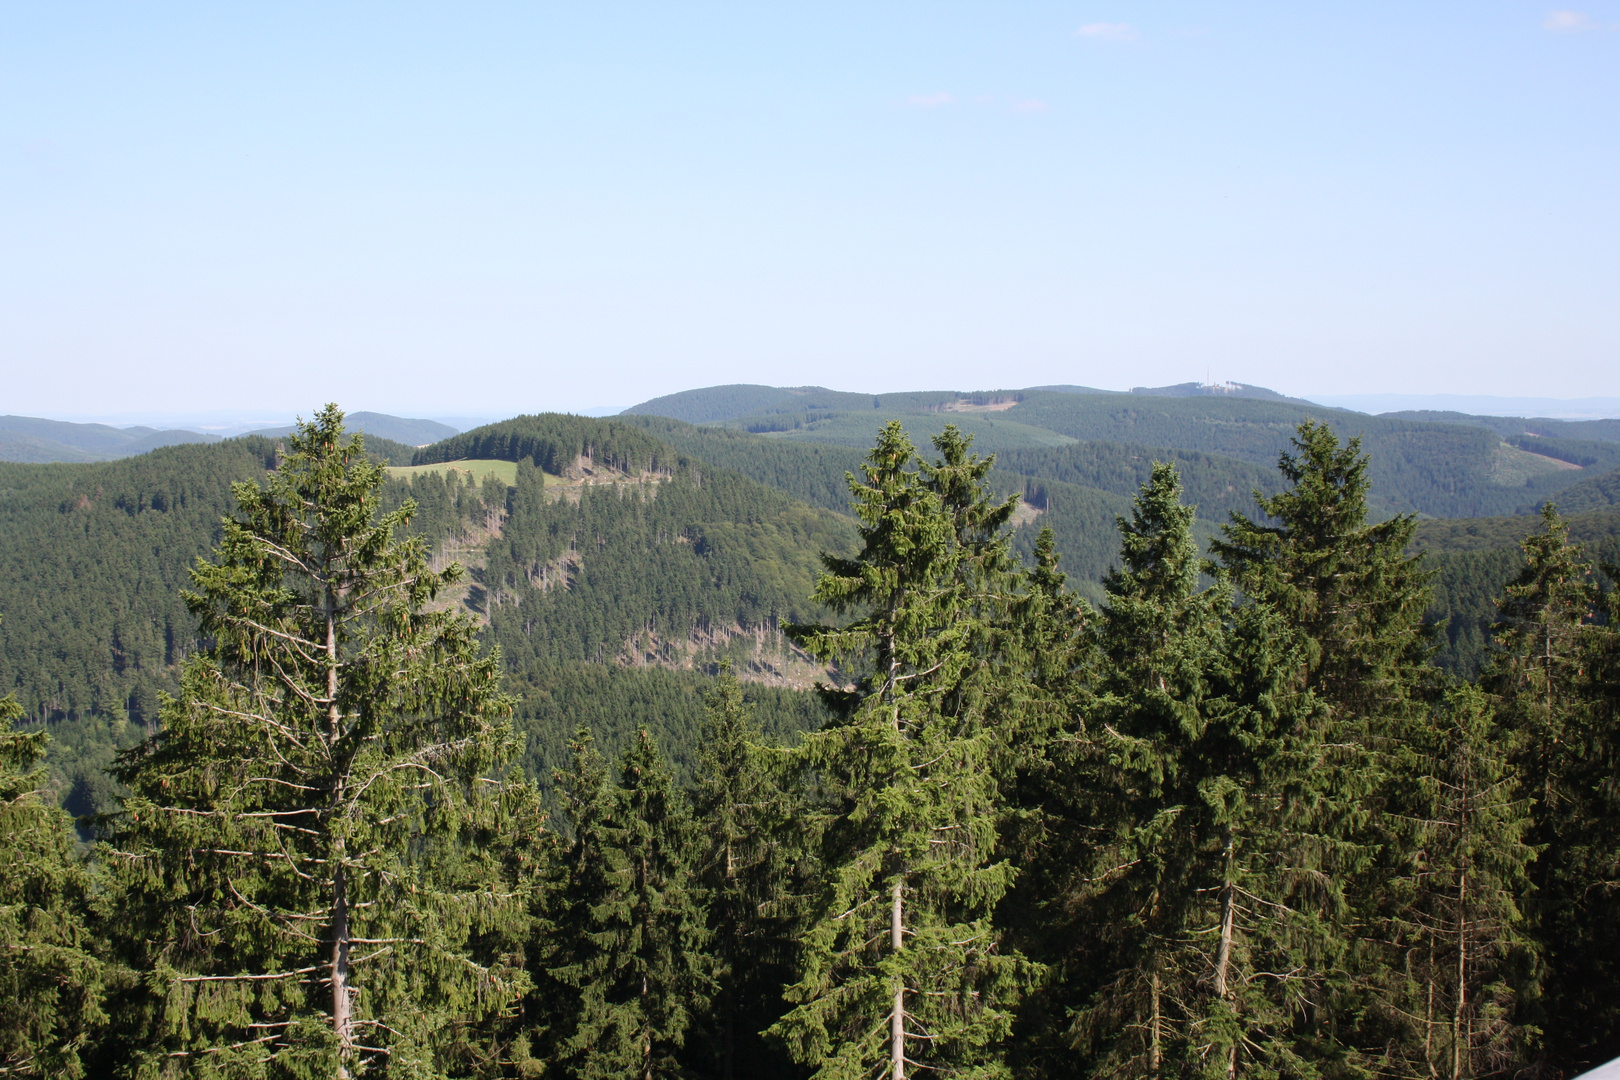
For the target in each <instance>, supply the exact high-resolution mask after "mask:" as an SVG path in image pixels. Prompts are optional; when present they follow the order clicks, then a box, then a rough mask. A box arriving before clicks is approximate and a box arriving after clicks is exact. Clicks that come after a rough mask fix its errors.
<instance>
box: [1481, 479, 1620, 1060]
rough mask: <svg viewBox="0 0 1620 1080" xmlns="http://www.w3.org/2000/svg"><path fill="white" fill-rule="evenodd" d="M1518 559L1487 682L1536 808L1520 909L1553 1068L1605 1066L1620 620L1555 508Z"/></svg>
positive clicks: (1616, 832)
mask: <svg viewBox="0 0 1620 1080" xmlns="http://www.w3.org/2000/svg"><path fill="white" fill-rule="evenodd" d="M1521 551H1522V553H1523V555H1524V566H1523V568H1522V569H1521V570H1520V572H1519V573H1518V575H1517V576H1516V577H1515V578H1514V579H1513V580H1512V581H1510V582H1508V583H1507V585H1506V586H1505V588H1504V590H1503V591H1504V595H1503V597H1502V599H1501V601H1500V602H1499V604H1498V608H1499V612H1500V618H1499V620H1498V622H1497V623H1496V625H1495V627H1494V628H1493V634H1494V639H1495V640H1494V652H1495V655H1494V656H1493V658H1492V661H1491V664H1490V666H1489V667H1488V669H1487V670H1486V672H1485V673H1484V675H1483V676H1482V678H1481V684H1482V685H1483V686H1484V687H1485V688H1486V689H1487V690H1488V691H1490V692H1491V693H1492V694H1493V696H1494V699H1495V702H1496V708H1497V711H1498V714H1499V715H1500V716H1501V717H1502V719H1503V722H1504V726H1505V728H1506V730H1508V731H1509V732H1511V734H1512V740H1513V741H1512V746H1513V763H1514V765H1515V766H1516V767H1517V770H1518V773H1519V776H1520V778H1521V780H1522V782H1523V783H1524V785H1525V788H1526V790H1527V793H1528V794H1529V795H1530V796H1531V797H1532V798H1533V799H1534V800H1535V810H1534V820H1533V825H1532V827H1531V832H1530V838H1529V839H1530V842H1531V843H1533V844H1535V845H1536V846H1537V847H1539V848H1541V849H1543V850H1542V855H1541V857H1540V858H1539V859H1538V860H1537V861H1536V864H1535V866H1534V867H1533V868H1532V876H1531V877H1532V882H1533V884H1534V886H1535V888H1534V890H1533V892H1532V893H1531V895H1530V896H1529V898H1528V900H1527V902H1526V905H1525V906H1526V908H1527V910H1528V913H1529V915H1530V917H1531V920H1532V922H1533V924H1534V926H1535V932H1536V936H1537V937H1538V938H1539V939H1540V940H1541V941H1542V942H1544V943H1545V946H1546V950H1547V962H1548V969H1549V970H1548V975H1547V979H1546V985H1547V995H1548V998H1547V1001H1546V1006H1547V1008H1548V1010H1549V1012H1550V1015H1551V1017H1556V1018H1557V1019H1556V1022H1548V1023H1546V1024H1545V1026H1546V1029H1547V1042H1548V1046H1549V1049H1550V1050H1551V1051H1552V1053H1553V1055H1554V1057H1555V1058H1556V1059H1559V1060H1563V1061H1571V1062H1576V1063H1580V1064H1585V1065H1597V1064H1600V1063H1602V1062H1603V1061H1606V1060H1608V1059H1609V1058H1611V1057H1614V1056H1615V1055H1616V1054H1620V1002H1617V1000H1616V996H1615V993H1614V987H1615V985H1616V980H1617V979H1620V961H1617V960H1616V957H1617V956H1620V928H1617V927H1620V920H1616V918H1615V905H1616V903H1617V902H1620V781H1617V780H1616V776H1617V774H1620V724H1617V719H1620V717H1617V712H1616V709H1615V705H1616V703H1617V702H1616V692H1615V687H1616V685H1617V684H1620V680H1617V678H1616V676H1617V675H1620V666H1617V664H1616V660H1617V658H1620V648H1617V644H1616V643H1617V642H1620V632H1617V629H1616V628H1617V625H1620V623H1617V620H1616V615H1617V614H1620V611H1617V606H1616V604H1615V593H1614V591H1613V590H1611V591H1610V592H1609V593H1608V594H1607V596H1605V595H1604V594H1603V592H1602V591H1601V589H1600V588H1599V585H1598V583H1597V581H1596V580H1595V578H1594V576H1593V573H1592V570H1591V568H1590V567H1589V566H1588V565H1587V563H1586V560H1585V558H1584V557H1583V554H1582V552H1581V549H1580V546H1579V545H1577V544H1574V543H1572V542H1571V540H1570V538H1569V529H1568V525H1567V523H1566V522H1565V521H1564V519H1563V518H1562V517H1561V516H1560V515H1559V514H1558V511H1557V508H1556V507H1554V506H1552V505H1551V504H1549V505H1547V506H1544V507H1543V508H1542V528H1541V529H1540V530H1539V531H1537V532H1534V533H1532V534H1530V535H1529V536H1527V537H1526V538H1525V539H1524V541H1523V543H1522V544H1521ZM1611 576H1612V573H1611Z"/></svg>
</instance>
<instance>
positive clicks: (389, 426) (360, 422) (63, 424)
mask: <svg viewBox="0 0 1620 1080" xmlns="http://www.w3.org/2000/svg"><path fill="white" fill-rule="evenodd" d="M348 423H349V429H350V430H351V431H363V432H365V433H366V434H367V435H370V436H373V437H374V439H382V440H386V441H387V442H389V443H396V444H403V445H404V446H406V447H418V446H425V445H427V444H429V443H435V442H440V441H442V440H444V439H448V438H450V437H451V436H453V435H456V434H457V429H456V428H453V427H450V426H449V425H447V424H441V423H438V422H437V421H434V420H413V419H408V418H406V417H401V416H389V415H388V414H386V413H374V412H358V413H354V414H352V415H351V416H350V417H349V418H348ZM291 430H292V425H290V424H288V425H284V426H281V427H269V428H263V429H260V430H257V431H251V432H247V433H246V434H249V435H261V436H264V437H266V438H280V437H282V436H284V435H286V434H287V433H288V432H290V431H291ZM238 437H239V436H238ZM219 441H220V436H218V435H213V434H210V433H208V432H200V431H191V430H189V429H186V428H172V429H168V430H161V431H160V430H158V429H157V428H151V427H142V426H135V427H113V426H112V425H110V424H76V423H71V422H69V421H66V420H47V419H45V418H43V417H39V416H0V461H15V462H19V463H22V464H29V465H46V464H51V463H58V462H59V463H73V462H80V463H87V462H94V461H118V460H120V459H122V458H127V457H135V456H136V455H138V454H145V453H147V452H149V451H152V450H156V449H158V448H159V447H163V446H180V445H185V444H189V443H215V442H219ZM373 448H374V449H379V450H381V451H382V452H383V453H384V454H385V455H387V456H389V457H399V456H401V455H400V454H399V452H398V449H397V448H396V447H393V446H381V445H375V446H374V447H373ZM403 456H404V458H405V460H404V461H401V462H398V464H408V463H409V454H405V455H403Z"/></svg>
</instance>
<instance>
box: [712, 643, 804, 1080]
mask: <svg viewBox="0 0 1620 1080" xmlns="http://www.w3.org/2000/svg"><path fill="white" fill-rule="evenodd" d="M707 713H708V715H707V719H706V721H705V723H704V727H703V735H702V740H701V742H700V743H699V754H698V768H697V777H696V786H695V790H694V792H693V803H694V810H695V817H696V820H697V827H698V830H699V834H700V835H699V839H698V845H699V851H700V855H699V860H698V864H697V875H698V881H699V883H700V885H701V886H702V888H703V891H704V895H705V897H706V899H707V909H708V919H709V922H708V925H709V954H710V957H711V969H710V974H711V976H712V977H713V979H714V996H713V999H712V1005H711V1008H710V1010H709V1017H708V1023H707V1025H706V1027H707V1029H708V1034H709V1039H708V1043H709V1046H710V1048H711V1055H710V1057H711V1060H710V1063H709V1064H710V1066H711V1068H710V1071H711V1072H712V1074H713V1075H715V1076H716V1077H718V1078H719V1080H732V1078H733V1077H735V1076H737V1075H739V1074H740V1075H743V1076H758V1075H767V1074H772V1075H786V1074H787V1073H789V1072H790V1070H791V1066H790V1065H789V1064H788V1063H787V1062H786V1061H784V1060H782V1059H781V1055H780V1051H779V1050H778V1048H777V1047H775V1046H771V1045H768V1044H766V1043H765V1042H764V1040H762V1039H761V1037H760V1034H759V1033H760V1032H762V1031H763V1030H764V1029H765V1028H767V1027H769V1026H770V1025H771V1024H773V1023H775V1022H776V1020H777V1019H778V1018H779V1017H780V1016H781V1014H782V1012H783V1007H782V1001H781V987H782V985H783V984H784V983H785V982H786V981H787V980H788V978H789V977H790V975H791V965H792V959H793V955H792V951H793V932H794V929H795V925H796V920H795V918H794V914H795V911H796V906H797V905H796V904H794V903H793V897H792V892H793V890H794V889H795V888H796V887H797V886H798V885H799V881H798V878H799V876H800V866H799V862H800V860H799V859H798V858H797V856H798V854H799V852H798V851H797V848H798V847H800V845H798V844H796V843H794V842H793V835H792V834H793V833H794V832H796V830H795V829H794V828H793V821H792V817H793V806H792V803H791V801H790V800H789V798H788V793H787V792H786V791H784V790H783V787H782V784H781V782H780V776H779V774H780V770H779V769H773V768H772V767H771V764H772V762H771V761H770V760H769V758H768V757H767V755H771V756H776V755H775V754H774V753H773V752H772V751H770V750H768V749H767V748H766V747H765V746H764V745H763V736H762V734H761V732H760V729H759V725H758V723H757V722H756V721H755V719H754V715H753V710H752V709H751V708H750V706H749V705H748V703H747V702H746V701H745V700H744V697H743V688H742V684H741V683H740V682H738V680H737V676H736V674H735V672H733V671H732V669H731V665H730V664H722V665H721V668H720V675H719V678H718V679H717V680H716V681H715V686H714V689H713V691H711V693H710V694H709V699H708V707H707Z"/></svg>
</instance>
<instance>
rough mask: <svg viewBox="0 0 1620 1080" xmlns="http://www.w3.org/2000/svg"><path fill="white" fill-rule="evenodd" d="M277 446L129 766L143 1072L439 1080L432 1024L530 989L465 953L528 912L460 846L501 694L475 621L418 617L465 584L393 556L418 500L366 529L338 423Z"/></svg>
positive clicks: (238, 490) (505, 710)
mask: <svg viewBox="0 0 1620 1080" xmlns="http://www.w3.org/2000/svg"><path fill="white" fill-rule="evenodd" d="M288 445H289V448H290V452H289V453H288V454H287V455H286V456H285V457H284V458H283V459H282V460H281V462H280V463H279V467H278V468H277V469H276V470H275V472H274V473H273V474H272V475H271V476H270V478H269V480H268V482H267V483H265V484H264V485H262V486H261V485H260V484H256V483H242V484H237V485H236V486H235V488H234V489H233V491H234V494H235V496H236V499H237V503H238V507H239V509H238V514H237V516H235V517H233V518H230V519H227V520H226V522H225V524H224V537H223V539H222V540H221V542H220V545H219V548H218V551H217V554H216V560H215V561H214V562H201V563H200V564H199V565H198V566H197V568H196V569H195V570H194V571H193V580H194V581H195V583H196V591H195V592H190V593H187V594H186V601H187V603H188V605H189V606H190V607H191V609H192V611H193V612H194V613H195V614H196V615H197V617H198V620H199V623H200V627H201V631H202V634H203V636H204V637H205V639H206V640H208V641H209V642H210V644H209V646H208V647H207V648H206V649H205V650H204V651H203V652H201V653H200V654H197V655H195V656H193V657H191V658H190V659H189V660H188V661H187V663H186V666H185V669H184V673H183V676H182V684H181V694H180V697H179V698H177V699H172V700H170V701H168V702H167V704H166V705H165V707H164V710H163V731H162V732H161V733H160V734H159V735H158V736H156V737H155V738H153V739H151V740H149V741H148V742H147V743H145V744H143V745H142V746H140V747H137V748H136V749H134V750H132V751H130V752H129V753H128V754H127V755H125V756H124V758H123V759H122V760H121V762H120V766H119V769H118V776H119V778H120V779H121V780H122V781H123V782H124V783H125V784H127V785H128V786H129V788H130V791H131V794H130V796H129V798H128V799H127V801H126V803H125V809H124V813H123V814H122V815H120V816H118V817H116V818H115V819H113V820H112V821H111V822H109V827H110V829H111V845H110V848H111V850H110V851H109V852H108V855H109V857H110V861H111V863H112V864H113V866H114V869H115V871H116V873H117V875H118V877H119V878H120V879H121V881H122V883H123V884H124V886H125V887H126V888H127V890H128V903H129V905H130V911H131V917H132V918H131V925H130V926H129V927H128V929H129V930H130V931H131V942H132V949H133V952H134V957H133V959H134V961H135V962H136V964H137V965H138V966H140V967H141V968H143V969H144V970H146V971H148V972H149V973H150V974H149V975H148V978H147V985H148V987H150V989H151V997H150V998H149V999H146V1000H145V1003H144V1004H141V1003H138V1002H136V1003H131V1005H130V1008H129V1010H128V1015H129V1016H130V1017H132V1018H142V1017H144V1022H145V1024H146V1026H147V1030H145V1031H143V1032H139V1033H137V1034H136V1035H135V1036H134V1038H136V1039H138V1040H139V1042H140V1043H141V1044H142V1048H141V1050H140V1052H139V1053H137V1054H135V1055H133V1056H132V1058H131V1060H130V1062H129V1064H130V1067H132V1068H133V1069H135V1070H137V1071H140V1072H141V1073H142V1074H143V1075H165V1074H171V1073H183V1072H190V1073H193V1074H196V1075H230V1076H244V1077H252V1076H312V1077H313V1076H333V1075H338V1076H346V1075H359V1074H370V1073H383V1072H386V1073H387V1074H388V1075H399V1076H411V1075H421V1074H430V1073H432V1072H434V1071H436V1069H437V1066H436V1064H435V1053H436V1043H437V1041H438V1040H440V1039H442V1038H444V1037H445V1033H447V1032H451V1031H457V1032H460V1033H461V1034H460V1035H458V1036H457V1037H458V1038H460V1037H463V1036H464V1035H465V1031H466V1025H467V1024H468V1023H469V1022H471V1021H476V1020H477V1018H478V1017H480V1016H487V1015H489V1014H492V1013H494V1012H497V1011H499V1010H500V1009H502V1008H503V1007H504V1006H505V1005H506V1004H507V1003H509V1002H510V1001H512V1000H513V999H514V997H515V996H516V995H517V994H518V993H519V992H520V991H521V989H522V986H523V984H524V979H523V975H522V972H521V970H519V969H518V968H517V967H516V965H514V964H513V963H512V962H511V961H510V960H509V959H508V958H506V957H505V956H503V955H500V954H499V953H497V954H494V955H489V954H487V953H488V950H487V949H486V950H483V951H482V952H481V951H480V949H479V948H478V947H475V943H476V942H484V943H486V944H487V943H490V942H494V941H497V940H500V939H501V935H502V934H503V933H505V934H508V936H509V935H510V934H511V933H518V932H521V929H522V925H523V923H524V920H525V919H526V917H527V916H526V905H525V904H524V903H523V897H522V896H521V895H519V894H518V891H517V890H515V889H513V888H511V887H510V886H509V885H508V883H507V882H505V881H504V880H502V875H501V873H500V869H499V867H500V861H501V860H500V853H499V852H497V851H488V852H479V851H477V850H475V847H476V846H475V845H473V844H471V843H470V842H469V837H470V835H471V833H472V831H473V830H474V829H475V828H476V829H478V830H480V831H481V832H482V833H483V834H484V835H486V836H487V835H489V834H490V833H491V830H490V829H489V828H488V826H489V824H490V822H489V813H488V810H489V806H488V805H487V804H489V803H491V801H492V800H495V799H496V798H497V797H498V785H493V784H488V783H482V782H481V778H482V777H485V776H487V775H488V774H489V772H490V770H492V769H494V768H495V767H496V766H497V765H498V764H499V763H500V762H501V761H502V759H503V758H504V757H505V756H506V755H507V754H508V753H509V749H510V746H509V744H510V727H509V719H508V717H509V715H510V712H511V702H510V700H509V699H508V698H506V697H504V696H503V695H502V694H501V693H500V690H499V680H500V668H499V658H498V656H495V655H493V654H491V653H487V652H483V651H481V650H480V648H479V647H478V644H477V641H476V637H475V632H474V627H473V625H472V623H471V621H470V620H469V619H468V618H467V617H466V616H464V615H461V614H456V613H452V612H448V611H435V610H431V609H430V608H429V603H430V601H432V600H433V598H434V597H435V595H436V594H437V593H438V591H439V590H440V589H441V588H442V587H443V586H445V585H447V584H450V583H451V582H454V581H455V580H457V578H458V577H459V575H460V573H461V568H460V566H459V565H452V566H451V567H450V568H448V569H447V570H445V571H443V572H437V573H436V572H434V571H432V570H431V569H430V568H429V564H428V550H427V545H426V542H425V541H424V540H422V539H420V538H417V539H409V540H401V539H399V537H398V533H399V532H400V531H401V530H402V529H404V527H405V526H406V525H407V524H408V523H409V521H410V520H411V515H412V513H413V511H414V509H415V506H414V504H413V503H410V502H407V503H406V504H405V505H403V506H401V507H400V508H399V509H398V510H396V511H394V512H392V513H388V514H379V509H380V507H379V494H378V492H379V488H380V486H381V484H382V473H381V470H380V468H379V467H378V466H377V465H375V464H374V463H373V462H372V461H371V460H370V459H369V458H368V457H367V456H366V454H365V453H364V452H363V449H362V441H361V438H360V436H358V435H356V436H353V437H345V435H344V432H343V413H342V412H341V411H340V410H339V409H338V408H337V407H336V406H332V405H329V406H327V407H326V408H324V409H322V410H321V411H320V413H319V414H317V415H316V417H315V418H314V420H313V421H311V422H308V423H300V425H299V426H298V428H297V430H296V431H294V433H293V434H292V435H291V436H290V437H289V439H288ZM494 832H495V833H497V834H498V832H499V830H494ZM143 1009H144V1012H143V1011H142V1010H143Z"/></svg>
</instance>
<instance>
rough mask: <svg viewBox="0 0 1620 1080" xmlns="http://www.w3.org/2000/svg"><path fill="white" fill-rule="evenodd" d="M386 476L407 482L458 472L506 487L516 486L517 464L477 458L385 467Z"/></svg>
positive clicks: (554, 480)
mask: <svg viewBox="0 0 1620 1080" xmlns="http://www.w3.org/2000/svg"><path fill="white" fill-rule="evenodd" d="M387 471H388V475H389V476H390V477H391V478H393V479H395V480H409V479H410V478H411V477H413V476H423V475H425V474H427V473H446V472H459V473H461V474H463V475H464V476H470V477H472V478H473V479H474V480H477V481H479V482H482V481H483V479H484V477H486V476H494V477H496V478H497V479H500V480H502V481H504V482H505V483H506V485H507V486H508V487H512V486H514V485H516V484H517V462H515V461H496V460H493V459H490V458H479V459H475V460H470V461H445V462H438V463H435V464H432V465H390V466H388V467H387ZM561 482H562V480H561V478H559V477H556V476H552V475H550V474H549V473H548V474H547V475H546V483H548V484H551V483H561Z"/></svg>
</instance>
